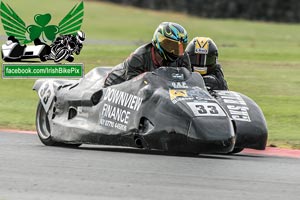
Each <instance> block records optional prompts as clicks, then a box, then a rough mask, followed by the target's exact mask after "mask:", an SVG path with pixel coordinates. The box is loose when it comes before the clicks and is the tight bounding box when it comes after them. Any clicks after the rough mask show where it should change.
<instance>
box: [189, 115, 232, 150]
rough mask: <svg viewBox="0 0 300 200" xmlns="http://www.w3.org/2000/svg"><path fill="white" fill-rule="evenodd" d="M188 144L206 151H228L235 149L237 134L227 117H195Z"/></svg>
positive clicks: (191, 124) (190, 128) (191, 125)
mask: <svg viewBox="0 0 300 200" xmlns="http://www.w3.org/2000/svg"><path fill="white" fill-rule="evenodd" d="M187 141H188V145H189V146H190V147H191V148H195V149H198V151H199V152H204V153H228V152H230V151H232V150H233V148H234V144H235V134H234V128H233V124H232V122H231V121H230V119H229V118H227V117H214V118H212V117H195V118H193V119H192V121H191V123H190V127H189V130H188V135H187Z"/></svg>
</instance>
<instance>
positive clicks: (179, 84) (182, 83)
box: [172, 81, 188, 89]
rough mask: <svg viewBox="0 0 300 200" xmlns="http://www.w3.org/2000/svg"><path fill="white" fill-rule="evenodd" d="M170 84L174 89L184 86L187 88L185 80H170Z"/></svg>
mask: <svg viewBox="0 0 300 200" xmlns="http://www.w3.org/2000/svg"><path fill="white" fill-rule="evenodd" d="M172 86H173V88H175V89H184V88H188V86H187V84H186V82H184V81H183V82H172Z"/></svg>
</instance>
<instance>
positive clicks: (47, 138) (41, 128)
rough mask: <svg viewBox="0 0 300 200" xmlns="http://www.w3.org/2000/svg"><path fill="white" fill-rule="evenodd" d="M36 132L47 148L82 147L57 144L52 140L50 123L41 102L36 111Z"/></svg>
mask: <svg viewBox="0 0 300 200" xmlns="http://www.w3.org/2000/svg"><path fill="white" fill-rule="evenodd" d="M36 130H37V134H38V136H39V138H40V140H41V142H42V143H43V144H44V145H46V146H63V147H78V146H80V145H81V144H66V143H61V142H56V141H55V140H53V139H52V137H51V129H50V122H49V119H48V117H47V113H46V112H45V109H44V107H43V105H42V103H41V102H39V104H38V107H37V111H36Z"/></svg>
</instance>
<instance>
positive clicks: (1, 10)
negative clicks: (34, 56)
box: [0, 0, 84, 44]
mask: <svg viewBox="0 0 300 200" xmlns="http://www.w3.org/2000/svg"><path fill="white" fill-rule="evenodd" d="M0 1H1V0H0ZM83 8H84V6H83V1H82V2H80V3H78V4H76V5H75V6H74V7H73V8H72V9H71V10H70V11H69V12H68V14H67V15H66V16H65V17H64V18H63V19H62V20H61V21H60V22H59V23H58V25H57V26H55V25H48V24H49V22H50V21H51V15H50V14H49V13H46V14H37V15H35V16H34V21H35V23H36V24H32V25H29V26H26V24H25V22H24V21H23V20H22V19H21V18H20V17H19V16H18V14H17V13H16V12H15V11H14V10H13V9H12V8H11V7H10V6H9V5H7V4H5V3H4V2H3V1H1V3H0V18H1V22H2V23H3V29H4V30H5V32H6V35H7V36H14V37H15V38H16V39H18V40H19V41H20V43H21V44H27V43H30V42H32V41H34V40H35V39H37V38H39V39H41V40H44V42H46V43H47V42H49V41H51V42H53V41H54V40H55V37H56V36H57V35H74V34H76V32H77V31H79V30H80V27H81V24H82V21H83V14H84V11H83ZM28 36H29V37H28Z"/></svg>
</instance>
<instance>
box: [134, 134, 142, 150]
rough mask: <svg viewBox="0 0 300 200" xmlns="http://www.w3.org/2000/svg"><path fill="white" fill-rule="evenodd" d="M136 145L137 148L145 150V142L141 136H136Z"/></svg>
mask: <svg viewBox="0 0 300 200" xmlns="http://www.w3.org/2000/svg"><path fill="white" fill-rule="evenodd" d="M134 143H135V145H136V147H137V148H140V149H142V148H144V145H143V140H142V138H140V137H139V136H135V139H134Z"/></svg>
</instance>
